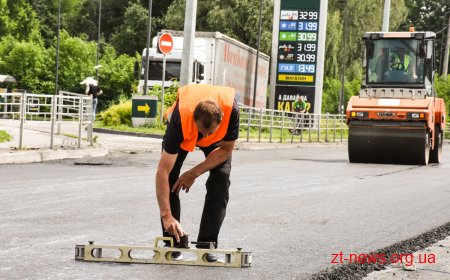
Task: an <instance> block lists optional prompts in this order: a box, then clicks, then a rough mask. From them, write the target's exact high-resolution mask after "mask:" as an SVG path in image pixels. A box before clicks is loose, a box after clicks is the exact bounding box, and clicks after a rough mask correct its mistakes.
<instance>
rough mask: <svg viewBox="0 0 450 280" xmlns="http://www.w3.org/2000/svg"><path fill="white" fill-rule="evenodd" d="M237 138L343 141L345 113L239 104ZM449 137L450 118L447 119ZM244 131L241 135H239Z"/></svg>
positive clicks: (291, 141) (275, 140)
mask: <svg viewBox="0 0 450 280" xmlns="http://www.w3.org/2000/svg"><path fill="white" fill-rule="evenodd" d="M239 107H240V127H241V135H240V139H241V140H244V141H247V142H270V143H272V142H280V143H283V142H290V143H294V142H299V143H302V142H343V141H347V139H348V127H347V124H346V123H345V115H338V114H309V113H295V112H286V111H278V110H270V109H262V108H253V107H248V106H246V105H242V104H239ZM445 131H446V135H445V137H446V138H447V139H450V122H447V123H446V129H445ZM242 132H244V135H242Z"/></svg>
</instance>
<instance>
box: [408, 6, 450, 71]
mask: <svg viewBox="0 0 450 280" xmlns="http://www.w3.org/2000/svg"><path fill="white" fill-rule="evenodd" d="M405 2H406V6H407V7H408V17H407V20H406V21H405V22H404V23H403V24H402V26H403V29H406V28H407V27H408V25H409V23H410V22H411V23H412V24H413V25H414V26H415V29H416V30H417V31H434V32H439V31H440V30H442V29H443V28H444V27H445V25H446V24H447V23H448V17H449V16H450V4H449V1H448V0H405ZM445 34H446V31H443V32H439V33H437V34H436V53H437V60H438V61H437V64H438V65H439V69H440V70H442V66H443V64H442V58H443V52H444V49H445Z"/></svg>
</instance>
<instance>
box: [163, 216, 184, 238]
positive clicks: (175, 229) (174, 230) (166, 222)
mask: <svg viewBox="0 0 450 280" xmlns="http://www.w3.org/2000/svg"><path fill="white" fill-rule="evenodd" d="M161 219H162V222H163V226H164V230H165V231H166V232H168V233H169V234H170V235H172V236H174V237H175V240H176V241H177V243H180V237H181V236H183V235H184V231H183V229H182V228H181V225H180V223H179V222H178V221H177V220H176V219H175V218H174V217H173V216H172V215H170V216H167V217H162V218H161Z"/></svg>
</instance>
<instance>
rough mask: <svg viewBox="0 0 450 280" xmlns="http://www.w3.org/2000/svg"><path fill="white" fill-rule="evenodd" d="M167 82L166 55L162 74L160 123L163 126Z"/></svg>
mask: <svg viewBox="0 0 450 280" xmlns="http://www.w3.org/2000/svg"><path fill="white" fill-rule="evenodd" d="M165 81H166V54H164V58H163V72H162V83H161V84H162V91H161V112H160V114H161V115H160V121H161V124H164V121H163V116H164V82H165Z"/></svg>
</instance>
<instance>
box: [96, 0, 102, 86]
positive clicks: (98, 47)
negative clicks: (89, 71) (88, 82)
mask: <svg viewBox="0 0 450 280" xmlns="http://www.w3.org/2000/svg"><path fill="white" fill-rule="evenodd" d="M101 21H102V0H100V2H99V3H98V32H97V58H96V60H95V79H96V80H97V82H98V68H99V66H98V60H99V55H100V54H99V53H100V23H101Z"/></svg>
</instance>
